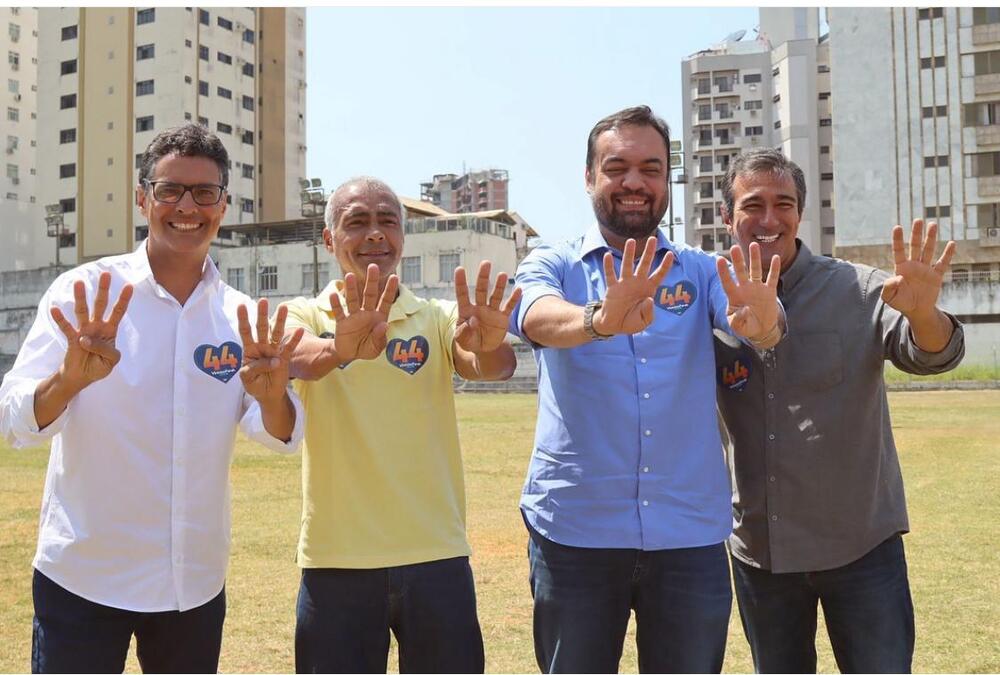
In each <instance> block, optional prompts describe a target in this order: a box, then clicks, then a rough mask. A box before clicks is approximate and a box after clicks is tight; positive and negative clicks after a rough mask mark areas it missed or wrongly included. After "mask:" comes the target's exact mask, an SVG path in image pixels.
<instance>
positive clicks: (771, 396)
mask: <svg viewBox="0 0 1000 675" xmlns="http://www.w3.org/2000/svg"><path fill="white" fill-rule="evenodd" d="M767 397H768V398H770V399H773V398H774V392H773V391H772V392H770V393H769V394H768V395H767Z"/></svg>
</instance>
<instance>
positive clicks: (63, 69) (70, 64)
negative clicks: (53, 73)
mask: <svg viewBox="0 0 1000 675" xmlns="http://www.w3.org/2000/svg"><path fill="white" fill-rule="evenodd" d="M75 72H76V59H70V60H69V61H63V62H62V63H60V64H59V74H60V75H72V74H73V73H75Z"/></svg>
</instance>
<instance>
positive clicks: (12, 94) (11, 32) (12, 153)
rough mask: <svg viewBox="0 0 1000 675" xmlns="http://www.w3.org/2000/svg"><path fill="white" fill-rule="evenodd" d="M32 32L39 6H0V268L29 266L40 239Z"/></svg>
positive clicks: (35, 56) (41, 222)
mask: <svg viewBox="0 0 1000 675" xmlns="http://www.w3.org/2000/svg"><path fill="white" fill-rule="evenodd" d="M37 30H38V10H36V9H34V8H32V7H0V52H6V54H7V58H6V60H5V61H3V62H0V72H2V75H0V101H2V103H0V108H2V109H3V111H2V113H0V114H3V118H2V119H3V124H2V127H0V128H2V129H3V132H2V136H0V143H2V144H3V149H4V152H3V160H2V164H3V167H2V168H0V238H2V241H3V245H2V246H0V270H13V269H24V268H26V267H30V266H31V258H32V257H33V256H32V252H33V251H34V248H35V240H36V239H38V238H40V239H42V240H44V239H45V221H44V220H43V212H42V209H41V208H40V205H39V204H38V203H37V194H36V190H37V176H36V172H37V162H36V152H35V143H36V139H37V136H36V129H37V120H36V119H35V117H36V113H37V110H38V107H37V105H36V95H37V93H36V92H37V89H38V65H37V64H38V39H37V35H38V33H37ZM52 245H53V247H54V246H55V244H54V243H53V244H52ZM53 250H54V248H53Z"/></svg>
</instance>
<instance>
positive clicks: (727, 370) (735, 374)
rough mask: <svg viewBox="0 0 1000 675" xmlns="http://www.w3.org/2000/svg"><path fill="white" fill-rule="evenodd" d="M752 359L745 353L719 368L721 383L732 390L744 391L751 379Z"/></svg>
mask: <svg viewBox="0 0 1000 675" xmlns="http://www.w3.org/2000/svg"><path fill="white" fill-rule="evenodd" d="M750 369H751V361H750V359H748V358H747V357H746V356H745V355H744V356H738V357H736V359H735V360H734V361H733V362H732V363H730V364H728V365H724V366H722V367H721V368H719V384H720V385H721V386H723V387H725V388H726V389H729V390H730V391H743V390H744V389H746V386H747V382H749V381H750Z"/></svg>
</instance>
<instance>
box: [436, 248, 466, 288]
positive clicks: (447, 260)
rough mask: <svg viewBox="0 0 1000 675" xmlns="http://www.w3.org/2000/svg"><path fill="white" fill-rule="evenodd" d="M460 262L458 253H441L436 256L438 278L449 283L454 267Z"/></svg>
mask: <svg viewBox="0 0 1000 675" xmlns="http://www.w3.org/2000/svg"><path fill="white" fill-rule="evenodd" d="M460 264H461V260H460V258H459V254H458V253H442V254H441V255H439V256H438V279H440V280H441V281H442V282H445V283H450V282H451V281H452V279H454V277H455V268H457V267H458V266H459V265H460Z"/></svg>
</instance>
